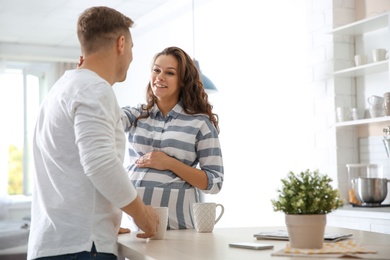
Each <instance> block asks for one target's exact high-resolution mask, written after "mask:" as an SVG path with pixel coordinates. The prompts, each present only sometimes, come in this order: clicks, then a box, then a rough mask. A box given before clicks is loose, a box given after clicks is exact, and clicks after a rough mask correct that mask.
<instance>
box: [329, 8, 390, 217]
mask: <svg viewBox="0 0 390 260" xmlns="http://www.w3.org/2000/svg"><path fill="white" fill-rule="evenodd" d="M331 34H332V39H333V47H334V49H333V52H334V59H333V73H332V79H333V89H332V91H333V92H332V95H334V100H333V111H332V113H333V118H334V120H331V122H334V123H333V126H332V127H331V128H332V129H333V130H334V131H333V134H334V140H335V142H336V143H335V146H336V151H335V154H334V155H335V156H334V160H335V162H336V167H337V179H338V186H339V190H340V192H341V195H342V197H343V198H345V199H346V200H348V187H349V185H348V184H349V183H348V173H347V168H346V164H348V163H377V164H381V165H383V177H385V178H390V167H389V162H390V159H389V158H387V155H386V151H385V148H384V146H383V145H380V146H378V147H376V148H375V149H371V148H366V150H365V151H364V152H362V148H361V147H362V143H363V141H362V140H366V139H372V138H373V137H374V138H377V139H378V138H382V136H383V128H386V127H387V126H388V125H390V116H381V117H376V118H371V117H370V115H369V111H368V102H367V98H368V97H369V96H371V95H377V96H383V93H385V92H390V81H389V67H390V66H389V60H388V59H386V60H383V61H378V62H373V61H372V54H371V53H372V50H373V49H379V48H382V49H388V50H389V46H390V12H386V13H383V14H380V15H377V16H374V17H370V18H367V19H363V20H360V21H356V22H353V23H350V24H347V25H343V26H340V27H337V28H335V29H333V30H332V31H331ZM357 54H360V55H366V57H367V59H368V60H367V63H366V64H363V65H360V66H355V65H354V64H353V62H352V61H353V57H354V55H357ZM336 107H357V108H359V109H364V110H365V116H364V118H361V119H358V120H348V121H343V122H336V115H335V111H336ZM379 141H380V142H381V140H379ZM389 199H390V196H389V195H388V196H387V198H386V201H385V202H384V203H386V204H387V203H389ZM352 211H353V209H352ZM373 213H374V212H373Z"/></svg>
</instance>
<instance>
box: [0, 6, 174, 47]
mask: <svg viewBox="0 0 390 260" xmlns="http://www.w3.org/2000/svg"><path fill="white" fill-rule="evenodd" d="M166 2H169V0H0V43H2V44H8V45H9V44H12V45H17V44H24V45H43V46H48V47H77V46H78V45H79V44H78V40H77V35H76V23H77V19H78V16H79V15H80V13H82V12H83V11H84V10H85V9H86V8H88V7H91V6H100V5H104V6H109V7H112V8H115V9H116V10H118V11H120V12H122V13H124V14H125V15H127V16H128V17H130V18H131V19H133V20H134V21H135V23H136V22H137V19H139V18H141V17H142V16H143V15H145V14H147V13H149V12H151V11H153V10H154V9H156V8H158V7H160V6H162V5H163V4H165V3H166Z"/></svg>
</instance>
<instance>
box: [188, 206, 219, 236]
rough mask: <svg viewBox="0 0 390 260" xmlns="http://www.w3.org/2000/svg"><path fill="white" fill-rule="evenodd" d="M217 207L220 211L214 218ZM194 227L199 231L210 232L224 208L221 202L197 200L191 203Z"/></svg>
mask: <svg viewBox="0 0 390 260" xmlns="http://www.w3.org/2000/svg"><path fill="white" fill-rule="evenodd" d="M217 207H220V208H221V211H220V213H219V215H218V217H217V218H216V211H217ZM192 210H193V214H194V215H193V216H194V224H195V229H196V231H197V232H199V233H210V232H212V231H213V229H214V225H215V224H217V222H218V221H219V220H220V219H221V217H222V215H223V213H224V211H225V209H224V207H223V205H222V204H216V203H213V202H199V203H194V204H193V205H192Z"/></svg>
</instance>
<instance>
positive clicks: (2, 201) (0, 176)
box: [0, 95, 8, 220]
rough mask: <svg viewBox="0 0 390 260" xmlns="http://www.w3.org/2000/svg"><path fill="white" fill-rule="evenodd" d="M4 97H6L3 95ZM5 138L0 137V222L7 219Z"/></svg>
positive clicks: (6, 150)
mask: <svg viewBox="0 0 390 260" xmlns="http://www.w3.org/2000/svg"><path fill="white" fill-rule="evenodd" d="M4 96H6V95H4ZM5 138H6V136H4V135H0V160H2V161H3V162H1V163H0V220H2V219H7V218H8V206H7V194H8V146H7V145H6V142H5Z"/></svg>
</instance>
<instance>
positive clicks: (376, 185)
mask: <svg viewBox="0 0 390 260" xmlns="http://www.w3.org/2000/svg"><path fill="white" fill-rule="evenodd" d="M353 182H354V187H355V195H356V197H357V198H358V199H359V200H360V201H361V202H362V205H363V206H377V205H380V204H381V203H382V202H383V201H384V200H385V198H386V196H387V183H388V182H390V180H388V179H385V178H361V177H360V178H357V179H354V180H353Z"/></svg>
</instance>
